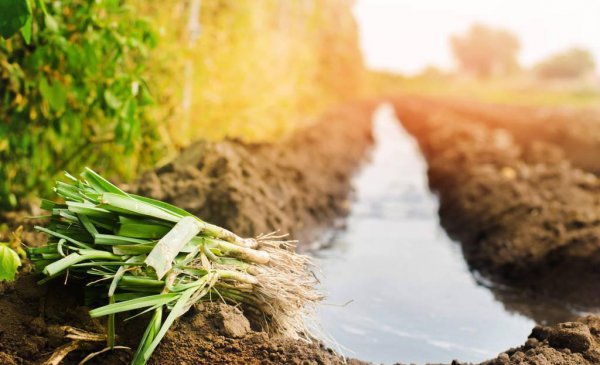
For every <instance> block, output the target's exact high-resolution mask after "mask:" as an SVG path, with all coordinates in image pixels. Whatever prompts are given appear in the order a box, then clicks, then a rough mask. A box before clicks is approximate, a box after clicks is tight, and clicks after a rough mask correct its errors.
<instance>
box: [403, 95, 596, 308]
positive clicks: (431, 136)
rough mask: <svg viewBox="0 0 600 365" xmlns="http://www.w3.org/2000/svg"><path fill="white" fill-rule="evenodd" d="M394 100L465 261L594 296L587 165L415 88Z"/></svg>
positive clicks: (540, 290) (568, 295)
mask: <svg viewBox="0 0 600 365" xmlns="http://www.w3.org/2000/svg"><path fill="white" fill-rule="evenodd" d="M395 107H396V112H397V114H398V116H399V118H400V119H401V120H402V122H403V123H404V124H405V126H406V127H407V128H408V129H409V130H410V131H411V133H413V134H414V135H415V136H416V137H417V139H418V140H419V143H420V145H421V148H422V150H423V152H424V154H425V156H426V158H427V161H428V164H429V171H428V174H429V183H430V186H431V188H432V189H433V190H435V191H436V192H438V193H439V197H440V216H441V220H442V224H443V225H444V227H445V228H446V230H447V231H448V232H449V233H450V234H451V235H452V236H453V237H454V238H456V239H457V240H458V241H460V242H461V243H462V248H463V252H464V255H465V258H466V259H467V261H468V262H469V264H470V266H471V267H472V268H474V269H475V270H478V271H480V272H482V273H484V275H486V276H488V277H491V278H493V279H494V280H497V281H501V282H505V283H509V284H511V285H515V286H518V287H520V289H521V290H530V291H533V292H535V293H537V294H542V298H543V297H548V298H557V299H559V300H560V301H561V302H563V303H571V304H576V305H582V306H583V307H593V308H598V307H599V306H600V295H599V294H598V293H599V292H600V291H599V290H600V266H599V264H600V201H599V199H600V194H599V192H600V180H598V178H597V177H596V176H595V175H593V174H591V173H589V172H586V171H584V170H582V169H581V168H578V167H575V166H574V165H573V163H572V162H571V160H570V159H569V158H568V150H565V149H563V148H562V146H561V145H560V144H558V143H550V142H549V141H548V140H544V139H531V140H528V142H527V143H519V141H518V139H517V138H515V131H513V130H512V129H511V126H512V124H511V123H507V125H506V127H505V128H499V127H492V126H490V125H489V124H487V123H484V122H481V121H480V120H479V119H475V118H474V117H473V116H472V115H469V114H467V113H460V112H457V111H455V110H452V109H451V108H448V107H445V106H444V104H443V103H440V104H438V103H436V102H435V101H434V100H427V99H421V98H399V99H397V100H396V101H395ZM572 122H573V123H576V121H572ZM598 128H600V126H598ZM532 138H533V137H532Z"/></svg>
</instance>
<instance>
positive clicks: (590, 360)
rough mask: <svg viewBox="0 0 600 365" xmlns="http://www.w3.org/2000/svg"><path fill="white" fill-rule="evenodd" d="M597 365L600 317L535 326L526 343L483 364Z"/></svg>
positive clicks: (598, 358) (599, 347) (599, 359)
mask: <svg viewBox="0 0 600 365" xmlns="http://www.w3.org/2000/svg"><path fill="white" fill-rule="evenodd" d="M521 364H532V365H538V364H539V365H542V364H553V365H562V364H564V365H567V364H568V365H592V364H600V317H597V316H588V317H584V318H581V319H579V320H578V321H576V322H567V323H561V324H559V325H557V326H554V327H544V326H536V327H535V328H534V329H533V331H532V332H531V335H530V336H529V338H528V340H527V342H525V344H524V345H523V346H521V347H519V348H515V349H511V350H508V351H506V352H504V353H501V354H500V355H499V356H498V357H497V358H496V359H493V360H490V361H486V362H484V363H482V365H521Z"/></svg>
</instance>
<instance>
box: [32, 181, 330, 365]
mask: <svg viewBox="0 0 600 365" xmlns="http://www.w3.org/2000/svg"><path fill="white" fill-rule="evenodd" d="M66 176H67V178H68V182H61V181H58V182H57V183H56V186H55V189H54V190H55V192H56V193H57V194H58V195H59V196H60V197H61V198H63V199H64V203H56V202H52V201H49V200H43V201H42V208H43V209H44V210H47V211H50V212H51V214H50V216H49V217H50V223H49V224H48V226H47V227H36V228H37V229H38V230H40V231H42V232H45V233H46V234H48V236H49V241H48V243H47V245H45V246H43V247H39V248H31V249H29V257H30V259H31V260H32V262H33V263H34V264H35V265H36V268H38V269H39V270H40V271H42V272H43V274H45V275H46V278H45V279H44V280H42V281H47V280H50V279H52V278H55V277H59V276H65V275H67V274H68V275H70V276H75V277H79V278H81V279H83V280H86V281H87V282H88V286H90V287H92V288H93V289H94V290H97V291H100V292H101V293H102V294H103V295H105V297H106V301H107V304H106V305H104V306H102V307H99V308H95V309H93V310H92V311H90V315H91V316H92V317H102V316H107V317H108V322H107V339H108V344H107V346H108V347H110V348H112V347H114V346H115V314H117V313H121V312H129V311H138V313H136V314H135V315H139V314H143V313H152V314H151V319H150V322H149V324H148V326H147V328H146V331H145V332H144V334H143V337H142V340H141V342H140V344H139V346H138V348H137V350H136V352H135V354H134V356H133V360H132V362H131V363H132V364H134V365H140V364H145V363H146V362H147V361H148V359H149V358H150V356H151V355H152V353H153V351H154V350H155V349H156V347H157V345H158V344H159V342H160V341H161V339H162V338H163V337H164V335H165V334H166V332H167V330H168V329H169V327H170V326H171V325H172V324H173V322H174V321H175V319H177V318H178V317H180V316H181V315H183V314H184V313H185V312H186V311H187V310H188V309H189V308H190V307H191V306H192V305H193V304H195V303H197V302H199V301H216V300H220V301H225V302H227V303H231V304H234V305H238V304H242V305H243V306H244V308H246V309H247V310H248V312H249V313H253V314H254V315H255V316H254V318H258V320H259V321H260V323H261V325H262V326H263V329H264V330H266V331H268V332H269V333H271V334H276V335H283V336H288V337H292V338H301V339H306V340H309V341H310V340H311V335H310V332H309V330H308V329H307V326H306V324H305V319H306V318H307V317H310V316H311V314H312V307H313V306H312V304H314V303H316V302H318V301H319V300H321V299H322V296H321V295H320V294H319V293H317V291H316V290H315V278H314V276H312V275H311V274H310V272H308V270H307V267H308V265H309V264H310V262H309V259H308V258H307V257H306V256H303V255H298V254H296V253H294V251H293V246H292V244H291V242H289V241H281V240H280V238H281V237H280V236H275V235H273V234H270V235H263V236H259V237H258V238H256V239H254V238H242V237H239V236H237V235H236V234H234V233H232V232H230V231H228V230H226V229H223V228H221V227H218V226H215V225H212V224H210V223H207V222H204V221H203V220H201V219H199V218H198V217H195V216H193V215H192V214H190V213H188V212H186V211H185V210H182V209H180V208H177V207H175V206H173V205H171V204H167V203H164V202H161V201H158V200H154V199H150V198H146V197H142V196H138V195H134V194H128V193H126V192H124V191H122V190H121V189H119V188H118V187H116V186H115V185H113V184H111V183H110V182H109V181H108V180H106V179H105V178H103V177H102V176H100V175H99V174H97V173H96V172H94V171H92V170H91V169H86V170H85V171H84V172H83V173H82V174H81V179H77V178H75V177H73V176H72V175H70V174H68V173H67V174H66Z"/></svg>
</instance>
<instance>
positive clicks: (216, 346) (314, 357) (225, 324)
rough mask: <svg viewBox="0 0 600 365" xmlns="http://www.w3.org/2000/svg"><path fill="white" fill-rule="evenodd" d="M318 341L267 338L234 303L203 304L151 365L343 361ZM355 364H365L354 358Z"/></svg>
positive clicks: (169, 337)
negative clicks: (257, 330)
mask: <svg viewBox="0 0 600 365" xmlns="http://www.w3.org/2000/svg"><path fill="white" fill-rule="evenodd" d="M343 363H344V360H343V359H342V358H340V357H339V356H337V355H336V354H335V353H334V352H333V351H331V350H327V349H325V348H323V347H322V346H319V345H318V344H306V343H303V342H299V341H292V340H288V339H283V338H268V337H267V335H266V334H265V333H264V332H253V331H250V328H249V325H248V320H247V319H246V318H245V317H244V316H243V314H242V313H241V312H240V311H239V310H237V309H236V308H233V307H231V306H227V305H222V304H201V305H199V306H197V307H196V308H194V310H192V311H191V313H189V314H188V315H187V318H186V320H184V321H179V322H178V324H177V325H176V327H175V328H174V329H173V330H172V331H170V332H169V334H168V335H167V336H166V337H165V339H164V340H163V344H162V345H161V347H160V348H159V350H158V351H157V352H156V353H155V355H154V357H153V359H152V361H151V364H152V365H159V364H160V365H180V364H198V365H200V364H257V365H258V364H298V365H300V364H331V365H336V364H343ZM351 363H352V364H363V363H362V362H359V361H356V360H353V361H352V362H351Z"/></svg>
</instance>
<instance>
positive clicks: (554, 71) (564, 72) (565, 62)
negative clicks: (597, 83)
mask: <svg viewBox="0 0 600 365" xmlns="http://www.w3.org/2000/svg"><path fill="white" fill-rule="evenodd" d="M595 67H596V64H595V62H594V57H593V56H592V54H591V53H590V52H589V51H587V50H585V49H582V48H571V49H568V50H566V51H564V52H560V53H557V54H555V55H553V56H550V57H548V58H547V59H545V60H543V61H542V62H540V63H538V64H537V65H536V66H535V68H534V70H535V72H536V74H537V75H538V76H539V77H540V78H542V79H557V78H560V79H576V78H581V77H583V76H586V75H588V74H589V73H591V72H593V71H594V69H595Z"/></svg>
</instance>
